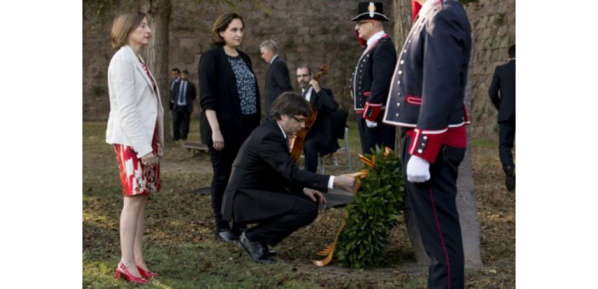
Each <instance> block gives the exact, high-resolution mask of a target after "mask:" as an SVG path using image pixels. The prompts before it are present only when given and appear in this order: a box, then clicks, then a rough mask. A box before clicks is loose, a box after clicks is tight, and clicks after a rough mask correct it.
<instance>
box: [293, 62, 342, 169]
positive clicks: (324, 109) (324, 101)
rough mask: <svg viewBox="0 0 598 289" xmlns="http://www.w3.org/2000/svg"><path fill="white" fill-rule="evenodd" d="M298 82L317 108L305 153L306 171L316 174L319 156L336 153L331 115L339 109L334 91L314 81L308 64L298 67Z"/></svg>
mask: <svg viewBox="0 0 598 289" xmlns="http://www.w3.org/2000/svg"><path fill="white" fill-rule="evenodd" d="M297 82H298V83H299V87H300V88H301V95H302V96H303V97H304V98H305V99H306V100H307V101H308V102H309V103H311V104H312V105H313V107H315V108H316V111H317V118H316V119H315V121H314V123H313V124H312V125H311V127H310V128H309V130H308V131H307V134H306V136H305V144H304V145H303V153H304V155H305V170H307V171H310V172H313V173H315V172H316V171H317V169H318V154H319V153H321V154H329V153H333V152H335V151H336V143H335V142H333V141H334V139H333V136H332V129H331V124H330V115H331V114H332V113H333V112H334V111H336V109H337V108H338V103H337V102H336V101H335V100H334V97H333V95H332V90H330V89H329V88H325V87H321V86H320V82H319V81H318V80H316V79H314V75H313V72H312V70H311V67H309V66H308V65H306V64H300V65H299V66H297Z"/></svg>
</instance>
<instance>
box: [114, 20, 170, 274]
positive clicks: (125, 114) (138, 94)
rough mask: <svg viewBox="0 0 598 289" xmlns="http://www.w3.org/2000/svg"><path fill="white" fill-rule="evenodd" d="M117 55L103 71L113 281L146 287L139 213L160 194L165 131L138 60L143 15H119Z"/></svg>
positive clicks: (145, 36) (144, 37)
mask: <svg viewBox="0 0 598 289" xmlns="http://www.w3.org/2000/svg"><path fill="white" fill-rule="evenodd" d="M111 34H112V46H113V47H114V48H115V49H118V51H117V52H116V53H115V54H114V56H113V57H112V59H111V60H110V65H109V66H108V92H109V95H110V116H109V118H108V127H107V129H106V142H107V143H109V144H113V145H114V150H115V153H116V158H117V160H118V166H119V169H120V179H121V183H122V186H123V195H124V204H123V209H122V212H121V215H120V247H121V255H122V256H121V259H120V262H119V264H118V266H117V268H116V274H115V278H116V279H118V278H119V277H120V276H121V275H122V276H123V277H124V279H125V280H126V281H129V282H132V283H138V284H145V283H147V282H149V281H148V279H149V278H152V277H155V276H157V274H156V273H154V272H151V271H149V270H148V268H147V265H146V264H145V262H144V260H143V254H142V240H143V227H144V212H145V205H146V203H147V198H148V195H149V194H150V193H154V192H158V191H159V190H160V157H161V156H162V153H163V144H164V130H163V113H164V110H163V108H162V104H161V102H160V93H159V90H158V87H157V85H156V81H155V80H154V77H153V75H152V73H151V72H150V71H149V69H147V67H146V65H145V63H144V61H143V59H142V58H141V56H140V55H139V51H140V49H141V48H142V47H143V46H145V45H147V44H148V43H149V37H150V35H151V30H150V28H149V26H148V24H147V18H146V15H145V14H144V13H141V12H136V13H123V14H121V15H119V16H117V18H116V19H115V20H114V23H113V25H112V33H111Z"/></svg>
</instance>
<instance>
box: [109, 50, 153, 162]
mask: <svg viewBox="0 0 598 289" xmlns="http://www.w3.org/2000/svg"><path fill="white" fill-rule="evenodd" d="M140 59H141V58H138V57H137V56H136V55H135V52H133V49H132V48H131V47H129V46H128V45H125V46H123V47H121V48H120V49H119V50H118V51H117V52H116V53H115V54H114V56H112V59H111V60H110V65H109V66H108V94H109V95H110V116H109V117H108V127H107V129H106V142H107V143H109V144H121V145H127V146H131V147H133V149H134V150H135V151H136V152H137V156H138V157H139V158H141V157H142V156H144V155H146V154H148V153H150V152H151V151H152V136H153V134H154V129H155V125H156V124H158V143H160V144H162V145H163V144H164V117H163V115H164V109H163V108H162V102H161V101H160V90H159V89H156V90H157V91H158V92H157V93H156V92H154V90H153V83H152V81H151V79H150V78H149V76H148V75H147V72H146V71H145V69H144V68H143V65H142V64H141V62H140ZM141 61H143V60H141ZM150 74H151V72H150ZM153 77H154V76H153V75H152V78H153Z"/></svg>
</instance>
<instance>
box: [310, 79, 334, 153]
mask: <svg viewBox="0 0 598 289" xmlns="http://www.w3.org/2000/svg"><path fill="white" fill-rule="evenodd" d="M308 89H309V88H308ZM309 102H310V103H311V104H313V105H314V106H315V107H316V109H317V110H318V117H317V118H316V120H315V122H314V123H313V124H312V125H311V127H310V129H309V131H308V132H307V135H306V136H305V139H306V140H308V139H311V138H321V139H322V140H323V142H324V143H327V144H329V145H330V147H329V148H328V150H325V151H322V153H330V152H334V151H336V146H335V145H334V144H335V143H334V142H332V141H333V140H334V137H333V136H332V129H331V125H330V115H331V114H332V113H333V112H334V111H336V110H337V109H338V103H337V102H336V101H335V100H334V96H333V95H332V90H330V89H329V88H325V87H322V88H321V89H320V91H319V92H318V93H316V91H315V90H312V92H311V97H310V99H309Z"/></svg>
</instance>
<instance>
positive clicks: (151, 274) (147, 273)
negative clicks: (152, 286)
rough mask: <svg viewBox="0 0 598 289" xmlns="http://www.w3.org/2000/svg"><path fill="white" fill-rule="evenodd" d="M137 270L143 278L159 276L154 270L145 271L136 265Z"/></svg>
mask: <svg viewBox="0 0 598 289" xmlns="http://www.w3.org/2000/svg"><path fill="white" fill-rule="evenodd" d="M137 270H139V274H141V277H143V278H145V279H149V278H153V277H158V276H160V274H158V273H156V272H152V271H145V270H143V269H141V267H139V266H137Z"/></svg>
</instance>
